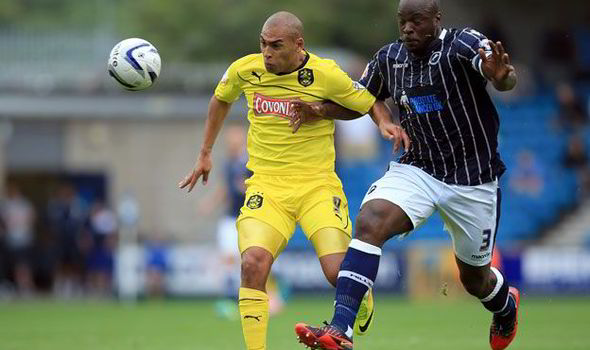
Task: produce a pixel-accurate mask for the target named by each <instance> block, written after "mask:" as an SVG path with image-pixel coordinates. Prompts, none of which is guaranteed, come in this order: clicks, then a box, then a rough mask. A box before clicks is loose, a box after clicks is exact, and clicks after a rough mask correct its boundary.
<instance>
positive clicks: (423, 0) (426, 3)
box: [398, 0, 440, 15]
mask: <svg viewBox="0 0 590 350" xmlns="http://www.w3.org/2000/svg"><path fill="white" fill-rule="evenodd" d="M398 11H404V12H426V13H428V14H431V15H436V14H437V13H439V12H440V1H439V0H401V1H400V2H399V6H398Z"/></svg>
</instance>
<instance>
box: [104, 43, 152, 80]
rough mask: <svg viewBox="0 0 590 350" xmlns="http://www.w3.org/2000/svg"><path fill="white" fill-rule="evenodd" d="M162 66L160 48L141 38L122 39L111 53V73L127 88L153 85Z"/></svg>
mask: <svg viewBox="0 0 590 350" xmlns="http://www.w3.org/2000/svg"><path fill="white" fill-rule="evenodd" d="M160 67H161V61H160V55H159V54H158V50H156V48H155V47H154V45H152V44H150V43H149V42H148V41H146V40H143V39H139V38H130V39H125V40H123V41H121V42H120V43H118V44H117V45H115V47H113V49H112V50H111V54H110V55H109V62H108V70H109V75H110V76H111V77H113V79H115V80H116V81H117V82H118V83H119V84H121V85H122V86H123V88H125V89H127V90H133V91H137V90H144V89H147V88H149V87H150V86H152V84H153V83H154V82H155V81H156V79H157V78H158V76H159V75H160Z"/></svg>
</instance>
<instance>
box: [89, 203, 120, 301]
mask: <svg viewBox="0 0 590 350" xmlns="http://www.w3.org/2000/svg"><path fill="white" fill-rule="evenodd" d="M89 233H90V236H89V238H90V249H89V254H88V260H87V282H88V283H87V286H88V291H89V292H90V293H91V294H92V295H95V296H107V295H109V294H110V293H111V287H112V276H113V267H114V252H115V249H116V246H117V217H116V216H115V213H114V212H113V211H112V210H111V209H110V208H109V207H107V205H106V204H105V203H104V202H102V201H99V202H97V203H95V204H94V206H93V208H92V210H91V212H90V218H89Z"/></svg>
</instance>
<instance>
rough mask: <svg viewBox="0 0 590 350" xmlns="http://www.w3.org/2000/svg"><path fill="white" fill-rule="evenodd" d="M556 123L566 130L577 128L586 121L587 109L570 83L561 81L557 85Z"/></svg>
mask: <svg viewBox="0 0 590 350" xmlns="http://www.w3.org/2000/svg"><path fill="white" fill-rule="evenodd" d="M556 94H557V103H558V111H557V113H558V115H557V123H558V125H559V127H560V128H562V129H565V130H566V131H569V132H571V131H575V130H579V129H580V128H581V127H583V126H584V125H585V124H586V123H588V111H587V110H586V109H585V108H584V103H583V101H581V100H580V98H579V97H578V96H577V95H576V92H575V91H574V88H573V86H572V85H571V84H569V83H565V82H562V83H560V84H559V85H558V86H557V89H556Z"/></svg>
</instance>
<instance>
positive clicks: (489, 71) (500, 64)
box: [479, 41, 516, 91]
mask: <svg viewBox="0 0 590 350" xmlns="http://www.w3.org/2000/svg"><path fill="white" fill-rule="evenodd" d="M489 44H490V47H491V48H492V53H491V55H490V54H488V55H486V53H485V51H484V49H479V57H480V58H481V70H482V72H483V74H484V75H485V76H486V78H488V80H490V81H491V82H492V84H493V85H494V87H495V88H496V90H498V91H508V90H512V89H513V88H514V87H515V86H516V71H515V70H514V66H513V65H511V64H510V56H509V55H508V54H507V53H506V51H505V50H504V46H503V45H502V43H501V42H500V41H498V42H496V43H494V42H492V41H489Z"/></svg>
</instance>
